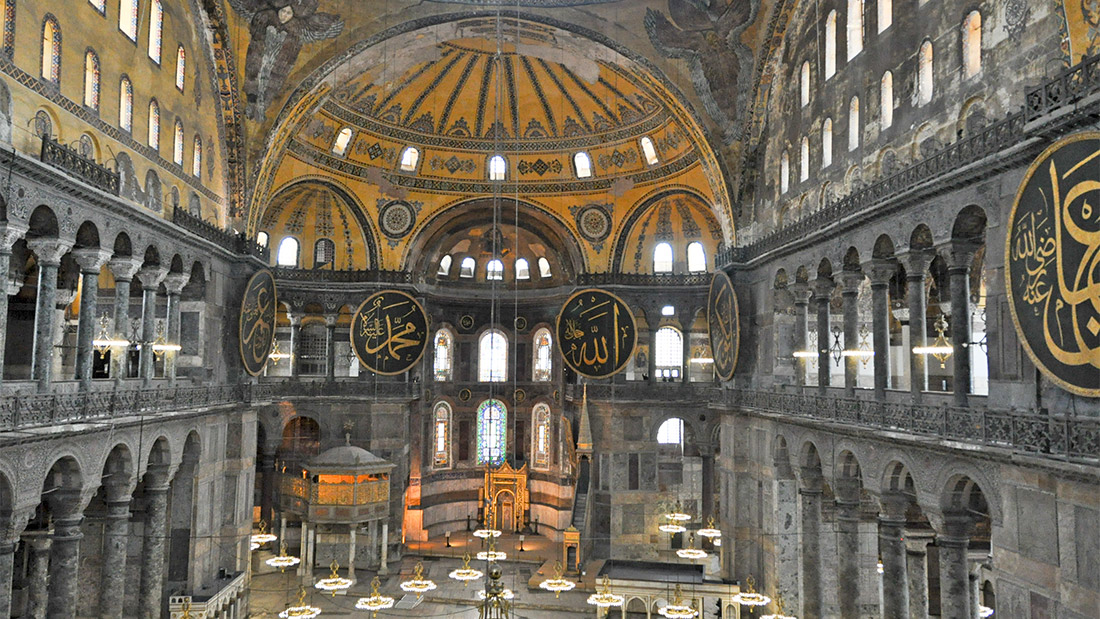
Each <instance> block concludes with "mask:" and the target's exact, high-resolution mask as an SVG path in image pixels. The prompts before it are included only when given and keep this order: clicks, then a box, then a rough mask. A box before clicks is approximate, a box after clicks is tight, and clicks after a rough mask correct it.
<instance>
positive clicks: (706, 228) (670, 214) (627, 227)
mask: <svg viewBox="0 0 1100 619" xmlns="http://www.w3.org/2000/svg"><path fill="white" fill-rule="evenodd" d="M709 202H710V201H709V200H708V199H707V198H706V197H705V196H703V195H702V194H701V193H699V192H697V191H694V190H692V189H690V188H687V187H673V188H666V189H660V190H657V191H655V192H653V193H652V194H650V195H648V196H646V197H645V198H643V199H641V200H639V201H638V202H636V203H635V204H634V205H633V206H631V208H630V210H629V212H628V214H627V215H626V217H624V218H623V220H622V223H621V224H619V226H618V229H617V230H615V231H614V233H613V234H615V235H616V236H615V245H614V253H612V255H611V271H612V272H613V273H622V272H645V269H644V268H642V267H643V266H644V265H648V266H650V267H652V264H651V258H652V257H653V244H655V243H658V242H673V243H674V245H675V247H674V248H673V255H674V256H675V258H676V262H677V263H686V260H685V257H686V255H687V245H688V242H689V241H702V243H703V247H704V250H705V252H706V254H707V255H708V256H711V257H713V256H714V255H715V254H716V252H717V251H718V249H719V247H720V246H721V245H722V239H721V234H720V229H719V227H718V221H717V220H716V219H715V217H714V213H713V209H712V208H711V206H710V204H709ZM654 217H658V218H659V219H661V220H662V221H664V220H666V219H667V220H668V221H669V223H670V228H672V229H676V230H678V232H673V233H672V235H671V236H670V237H668V238H658V236H659V235H654V236H652V238H651V239H649V242H648V243H647V242H646V240H645V238H644V237H645V236H646V235H645V234H644V230H639V229H638V226H639V223H640V224H641V225H642V228H643V229H644V228H646V227H647V226H646V222H647V221H649V220H650V219H652V218H654ZM677 224H679V225H677ZM684 230H693V231H695V230H697V231H698V232H699V236H698V238H694V237H693V238H690V239H689V238H687V236H688V235H687V234H686V233H684V232H683V231H684ZM631 249H635V250H637V251H640V252H641V255H642V260H641V262H640V263H639V264H635V265H633V266H632V268H630V269H627V270H626V271H624V266H623V263H624V260H625V258H626V256H628V255H629V256H632V257H633V256H634V255H635V254H636V251H635V252H632V251H630V250H631ZM712 261H713V258H712Z"/></svg>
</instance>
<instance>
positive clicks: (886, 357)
mask: <svg viewBox="0 0 1100 619" xmlns="http://www.w3.org/2000/svg"><path fill="white" fill-rule="evenodd" d="M868 266H869V267H870V268H865V269H864V272H866V273H868V277H869V278H870V280H871V312H872V315H871V336H872V339H873V342H874V344H873V347H874V351H875V355H874V368H875V399H876V400H879V401H884V400H886V390H887V389H888V388H889V387H890V278H891V277H893V276H894V273H895V272H896V271H897V266H896V265H895V264H894V261H893V260H880V259H875V260H872V261H871V262H870V263H869V265H868Z"/></svg>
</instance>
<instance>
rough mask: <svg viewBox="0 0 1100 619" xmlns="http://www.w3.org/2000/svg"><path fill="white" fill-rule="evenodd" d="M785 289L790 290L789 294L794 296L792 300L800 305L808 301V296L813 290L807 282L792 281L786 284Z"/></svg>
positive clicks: (810, 295)
mask: <svg viewBox="0 0 1100 619" xmlns="http://www.w3.org/2000/svg"><path fill="white" fill-rule="evenodd" d="M787 290H790V291H791V295H793V296H794V302H795V303H798V304H802V305H806V304H807V303H809V302H810V297H812V296H813V294H814V293H813V290H811V289H810V284H808V283H807V282H794V283H793V284H788V285H787Z"/></svg>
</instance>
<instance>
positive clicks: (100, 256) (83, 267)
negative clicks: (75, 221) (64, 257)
mask: <svg viewBox="0 0 1100 619" xmlns="http://www.w3.org/2000/svg"><path fill="white" fill-rule="evenodd" d="M113 253H114V252H112V251H111V250H109V249H100V248H98V247H94V248H93V247H87V248H80V249H74V250H73V259H74V260H76V263H77V264H79V265H80V272H81V273H99V270H100V269H101V268H103V265H105V264H107V261H108V260H110V259H111V255H112V254H113Z"/></svg>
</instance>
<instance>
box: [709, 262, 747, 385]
mask: <svg viewBox="0 0 1100 619" xmlns="http://www.w3.org/2000/svg"><path fill="white" fill-rule="evenodd" d="M707 331H708V332H709V333H710V350H711V355H712V356H713V357H714V372H715V373H716V374H718V377H719V378H721V379H722V380H729V379H730V378H732V377H733V370H734V368H736V367H737V348H738V345H739V344H740V342H741V324H740V323H739V322H738V318H737V293H736V292H734V290H733V282H731V281H730V278H729V275H726V273H725V271H717V272H715V273H714V277H713V278H712V279H711V280H710V294H709V295H708V296H707Z"/></svg>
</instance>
